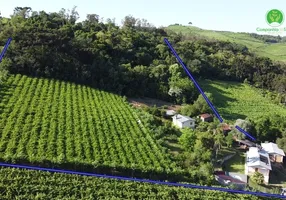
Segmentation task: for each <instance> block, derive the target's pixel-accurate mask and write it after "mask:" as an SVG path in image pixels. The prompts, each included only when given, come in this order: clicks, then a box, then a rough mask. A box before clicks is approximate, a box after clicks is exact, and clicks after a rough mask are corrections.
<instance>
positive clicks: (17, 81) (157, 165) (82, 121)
mask: <svg viewBox="0 0 286 200" xmlns="http://www.w3.org/2000/svg"><path fill="white" fill-rule="evenodd" d="M138 120H139V116H138V115H137V113H136V112H135V110H134V108H132V107H131V106H130V105H129V104H128V102H127V101H125V100H124V99H123V98H122V97H120V96H117V95H114V94H111V93H108V92H104V91H100V90H96V89H92V88H90V87H87V86H80V85H76V84H73V83H67V82H61V81H57V80H49V79H42V78H31V77H27V76H21V75H11V76H10V77H9V79H8V81H7V83H6V84H5V85H3V86H1V93H0V136H1V137H0V159H1V160H4V161H9V162H16V163H22V162H24V163H36V164H43V165H45V166H46V165H49V166H54V165H55V166H60V167H64V168H66V167H68V168H74V169H98V170H99V172H101V173H107V172H108V173H110V171H114V172H115V173H116V172H118V171H119V172H122V173H123V174H124V175H128V174H129V175H132V174H133V173H134V174H136V173H137V174H138V175H139V174H144V173H145V174H147V175H148V176H149V175H152V174H154V173H155V174H156V173H160V174H164V173H166V172H167V171H168V173H170V174H172V172H173V170H178V168H177V167H176V164H175V163H174V162H172V161H171V159H170V157H169V155H168V154H167V153H165V151H164V149H163V148H162V146H160V145H159V144H157V142H156V140H154V139H153V137H152V133H151V132H150V131H149V130H148V129H147V128H146V127H145V126H144V123H143V122H144V120H142V119H141V121H142V123H138ZM177 172H178V171H177Z"/></svg>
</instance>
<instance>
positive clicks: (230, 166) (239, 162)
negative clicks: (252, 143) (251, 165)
mask: <svg viewBox="0 0 286 200" xmlns="http://www.w3.org/2000/svg"><path fill="white" fill-rule="evenodd" d="M244 164H245V154H244V153H243V152H239V151H238V152H237V154H236V155H235V156H234V157H232V158H231V159H229V160H228V161H226V162H225V163H224V165H225V171H227V172H237V173H242V174H244Z"/></svg>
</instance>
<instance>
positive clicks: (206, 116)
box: [200, 113, 212, 119]
mask: <svg viewBox="0 0 286 200" xmlns="http://www.w3.org/2000/svg"><path fill="white" fill-rule="evenodd" d="M200 117H202V118H204V119H205V118H209V117H212V116H211V115H210V114H208V113H205V114H201V115H200Z"/></svg>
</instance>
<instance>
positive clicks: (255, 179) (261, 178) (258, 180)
mask: <svg viewBox="0 0 286 200" xmlns="http://www.w3.org/2000/svg"><path fill="white" fill-rule="evenodd" d="M250 179H251V180H252V181H253V182H254V183H256V184H258V185H262V184H263V183H264V176H263V174H261V173H259V172H254V174H253V175H252V176H251V177H250Z"/></svg>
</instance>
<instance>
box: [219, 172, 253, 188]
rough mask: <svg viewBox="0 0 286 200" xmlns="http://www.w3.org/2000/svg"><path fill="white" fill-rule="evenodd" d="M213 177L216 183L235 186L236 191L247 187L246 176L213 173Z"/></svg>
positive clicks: (230, 173)
mask: <svg viewBox="0 0 286 200" xmlns="http://www.w3.org/2000/svg"><path fill="white" fill-rule="evenodd" d="M214 175H215V179H216V181H218V182H219V183H220V184H222V185H225V186H229V185H230V184H232V185H235V186H236V189H240V190H243V189H244V188H245V187H246V185H247V176H246V175H244V174H238V173H232V172H224V171H215V172H214Z"/></svg>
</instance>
